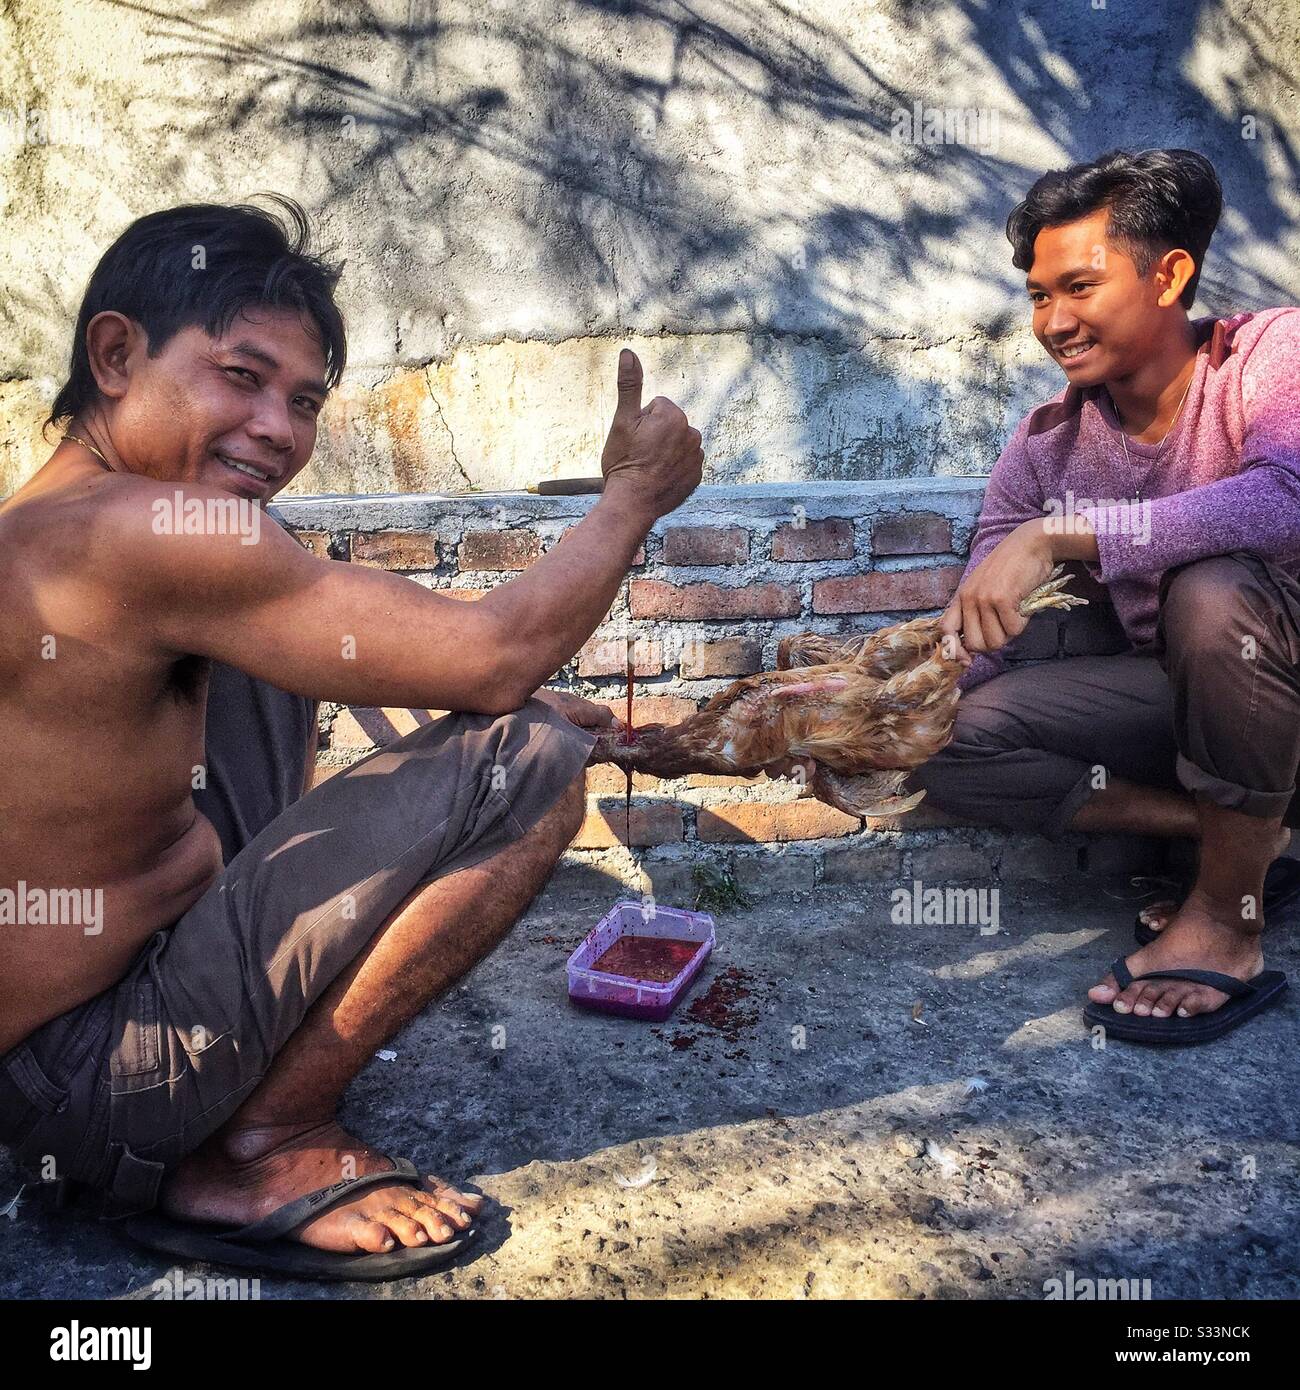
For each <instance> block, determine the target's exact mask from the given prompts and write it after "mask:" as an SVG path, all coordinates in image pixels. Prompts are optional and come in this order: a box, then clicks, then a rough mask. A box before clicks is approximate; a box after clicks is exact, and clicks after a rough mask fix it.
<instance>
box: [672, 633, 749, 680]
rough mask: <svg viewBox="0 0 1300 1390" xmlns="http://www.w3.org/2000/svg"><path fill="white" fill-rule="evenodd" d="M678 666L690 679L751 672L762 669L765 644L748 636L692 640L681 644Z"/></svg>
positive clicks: (742, 674) (744, 674) (747, 674)
mask: <svg viewBox="0 0 1300 1390" xmlns="http://www.w3.org/2000/svg"><path fill="white" fill-rule="evenodd" d="M679 669H680V671H681V673H682V675H683V676H685V677H687V678H688V679H690V680H700V679H707V678H708V677H709V676H750V675H753V674H754V672H755V671H761V670H762V669H763V644H762V643H761V642H755V641H753V640H752V639H751V638H748V637H724V638H723V639H722V640H721V641H720V642H700V641H690V642H687V643H685V645H684V646H683V647H682V655H681V661H680V663H679Z"/></svg>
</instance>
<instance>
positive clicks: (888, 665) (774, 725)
mask: <svg viewBox="0 0 1300 1390" xmlns="http://www.w3.org/2000/svg"><path fill="white" fill-rule="evenodd" d="M1063 570H1064V566H1061V565H1058V566H1057V567H1056V568H1055V569H1054V570H1053V571H1052V573H1051V575H1050V576H1049V578H1048V580H1047V581H1046V582H1045V583H1044V584H1041V585H1040V586H1039V587H1038V588H1036V589H1034V590H1033V591H1032V592H1031V593H1030V594H1029V595H1028V596H1027V597H1026V598H1025V599H1024V600H1023V601H1022V602H1021V604H1020V611H1021V613H1022V614H1024V615H1025V616H1031V615H1032V614H1034V613H1037V612H1040V611H1042V610H1043V609H1047V608H1060V609H1068V608H1073V607H1075V606H1077V605H1079V604H1085V603H1087V599H1083V598H1079V597H1078V596H1076V595H1074V594H1069V593H1065V592H1064V588H1065V585H1066V584H1067V583H1068V582H1069V579H1070V576H1069V575H1067V574H1064V573H1063ZM940 637H941V634H940V632H939V619H938V618H914V619H912V620H911V621H909V622H905V623H896V624H894V625H893V626H892V627H887V628H882V629H880V630H879V631H876V632H869V633H861V634H855V635H853V636H848V637H837V636H827V635H824V634H821V633H814V632H805V633H800V634H798V635H797V636H794V637H787V638H785V639H783V640H782V642H781V643H780V644H779V646H778V648H777V669H776V670H775V671H764V672H761V673H760V674H758V675H754V676H746V677H745V678H744V679H743V680H738V681H736V682H734V683H733V684H732V685H730V686H728V687H727V688H726V689H725V690H723V691H720V692H719V693H718V694H717V695H715V696H713V698H712V699H711V700H709V701H708V702H707V703H706V704H705V705H704V706H703V708H701V709H700V710H699V711H698V712H697V713H695V714H694V715H692V716H691V717H690V718H688V719H685V720H683V721H682V722H681V723H679V724H673V725H670V726H665V725H662V724H652V725H646V726H644V727H642V728H640V729H638V730H636V731H635V733H634V735H633V737H632V739H631V741H630V742H627V743H624V742H622V741H621V736H614V735H602V736H600V737H599V738H598V740H597V745H596V748H595V749H594V750H593V752H592V756H591V761H592V762H612V763H616V764H618V765H619V766H620V767H623V768H625V769H630V770H634V771H640V772H648V773H651V774H654V775H657V776H659V777H678V776H682V775H683V774H685V773H688V772H712V773H722V774H727V773H732V774H744V775H756V774H757V773H758V772H761V771H762V770H763V769H764V768H766V767H771V766H773V765H780V764H785V763H787V762H788V760H790V759H801V760H811V762H812V769H811V777H810V779H809V780H808V782H807V789H808V791H810V792H811V794H812V795H813V796H816V797H817V798H819V799H820V800H822V801H825V802H826V803H827V804H828V805H831V806H835V807H837V808H838V809H840V810H843V811H847V812H848V813H849V814H850V815H856V816H865V815H900V814H902V813H904V812H906V811H910V810H912V809H913V807H915V806H916V805H917V804H918V803H919V802H920V800H921V799H922V797H923V796H924V795H925V793H924V792H917V793H914V794H911V795H903V794H902V792H903V787H904V782H905V780H906V776H907V773H908V772H909V771H911V770H912V769H913V768H916V767H919V766H920V765H921V764H922V763H924V762H926V761H928V760H929V759H930V758H932V757H934V755H935V754H936V753H938V752H939V751H940V750H941V749H943V748H944V747H945V746H946V745H947V743H948V742H949V740H950V739H951V738H952V726H953V721H954V719H955V718H956V713H957V702H958V699H959V698H960V696H961V691H960V690H959V689H958V687H957V678H958V677H959V676H960V675H961V672H962V670H963V667H962V664H961V662H960V661H958V660H957V659H956V657H955V656H949V655H946V654H945V651H944V643H943V642H942V641H941V640H940Z"/></svg>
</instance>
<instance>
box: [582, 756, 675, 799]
mask: <svg viewBox="0 0 1300 1390" xmlns="http://www.w3.org/2000/svg"><path fill="white" fill-rule="evenodd" d="M662 780H663V779H662V778H659V777H651V776H650V774H649V773H648V772H634V773H633V774H632V790H633V791H636V792H653V791H658V790H659V788H660V786H661V785H662ZM626 792H627V774H626V773H625V772H624V771H623V769H622V768H621V767H615V766H614V764H613V763H595V764H593V765H592V766H591V767H589V768H588V769H587V795H588V796H610V795H617V796H623V795H625V794H626Z"/></svg>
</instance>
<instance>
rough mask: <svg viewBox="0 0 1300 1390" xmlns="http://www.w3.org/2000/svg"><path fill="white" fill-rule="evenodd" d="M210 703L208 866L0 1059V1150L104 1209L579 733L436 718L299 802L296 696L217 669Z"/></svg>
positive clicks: (527, 792)
mask: <svg viewBox="0 0 1300 1390" xmlns="http://www.w3.org/2000/svg"><path fill="white" fill-rule="evenodd" d="M212 698H213V700H214V701H216V703H215V704H210V707H209V720H210V723H209V731H208V732H209V738H208V755H209V759H210V760H211V763H212V766H213V767H215V768H219V769H224V771H225V773H227V774H228V776H226V777H225V778H224V779H217V783H218V789H217V791H216V792H215V794H214V795H210V796H207V797H205V798H204V799H203V802H202V809H203V810H204V812H205V813H211V814H212V816H213V818H214V823H215V824H217V825H218V826H219V827H220V828H221V830H222V832H223V840H224V842H225V848H226V859H227V863H226V867H225V870H224V871H223V872H222V873H221V874H220V875H219V876H218V877H217V879H216V880H215V881H214V883H213V884H212V886H211V887H210V888H209V889H208V891H207V892H206V893H205V894H204V895H203V897H201V898H200V899H199V900H198V902H196V903H195V904H194V906H193V907H191V908H190V909H189V911H188V912H186V913H185V915H184V916H183V917H181V919H180V920H179V921H178V922H176V923H175V924H174V925H173V926H171V927H168V928H166V929H165V930H162V931H159V932H156V933H155V934H154V935H153V936H152V937H151V938H150V939H149V940H148V941H147V942H146V943H145V945H144V947H143V949H142V950H141V951H140V953H139V955H138V956H137V957H136V959H135V961H134V962H133V963H132V965H131V966H130V967H128V969H127V971H126V974H125V975H124V976H123V977H122V979H121V980H119V981H118V982H117V984H115V985H114V986H112V987H111V988H110V989H107V990H105V991H104V992H103V993H102V994H98V995H95V996H94V997H93V998H91V999H89V1000H87V1001H86V1002H85V1003H84V1004H80V1005H78V1006H77V1007H76V1008H75V1009H71V1010H69V1011H68V1012H67V1013H65V1014H60V1015H59V1016H58V1017H57V1018H54V1019H51V1020H50V1021H49V1022H48V1023H45V1024H43V1025H42V1026H41V1027H40V1028H38V1029H37V1030H36V1031H35V1032H34V1033H32V1034H31V1035H30V1036H29V1037H27V1038H25V1039H24V1040H23V1041H22V1042H21V1043H19V1044H18V1046H17V1047H15V1048H13V1049H12V1050H11V1051H10V1052H8V1053H6V1054H5V1055H4V1056H3V1057H2V1058H0V1143H4V1144H5V1145H7V1146H8V1147H9V1149H10V1150H11V1151H12V1153H13V1156H14V1158H15V1159H16V1161H17V1162H18V1165H19V1166H20V1167H21V1168H23V1169H25V1170H26V1171H28V1172H29V1173H31V1174H32V1175H33V1176H34V1177H38V1178H39V1177H46V1176H49V1175H50V1171H51V1170H52V1171H53V1174H54V1175H55V1176H59V1177H68V1178H73V1179H76V1180H78V1181H80V1182H84V1183H86V1184H88V1185H89V1186H91V1187H93V1188H98V1189H100V1190H102V1191H103V1192H104V1193H105V1201H104V1208H103V1210H104V1214H105V1215H106V1216H110V1217H118V1216H128V1215H130V1214H132V1213H133V1212H136V1211H142V1210H147V1209H148V1208H149V1207H151V1206H153V1205H154V1204H155V1203H156V1200H157V1196H158V1189H159V1186H160V1184H161V1182H162V1179H163V1177H164V1176H165V1174H166V1172H167V1170H169V1169H170V1168H172V1167H174V1166H175V1165H176V1164H177V1163H178V1162H179V1161H180V1160H181V1159H182V1158H183V1157H184V1156H185V1155H186V1154H187V1153H189V1152H190V1151H191V1150H193V1149H195V1148H196V1147H197V1146H198V1145H199V1144H200V1143H201V1142H202V1141H203V1140H204V1139H205V1138H206V1137H207V1136H208V1135H209V1134H211V1133H212V1132H213V1131H214V1130H215V1129H217V1128H218V1127H219V1126H220V1125H221V1124H223V1123H224V1122H225V1120H226V1119H228V1118H229V1116H230V1115H232V1114H233V1113H234V1111H235V1110H236V1109H238V1107H239V1106H240V1105H241V1104H242V1103H243V1101H244V1100H245V1099H246V1097H247V1096H248V1095H249V1094H250V1093H251V1092H252V1091H253V1090H254V1089H255V1088H256V1087H257V1085H258V1083H259V1082H260V1081H261V1079H262V1077H263V1076H264V1075H265V1074H266V1072H267V1071H268V1069H269V1068H270V1066H271V1063H272V1060H273V1059H274V1057H275V1055H276V1053H278V1052H279V1051H280V1050H281V1049H282V1048H283V1047H284V1045H285V1044H286V1043H287V1042H288V1040H289V1038H290V1037H291V1036H292V1035H293V1033H294V1031H295V1030H296V1029H297V1028H298V1026H299V1024H300V1023H301V1022H302V1020H303V1018H304V1017H305V1015H306V1013H307V1011H308V1009H310V1007H311V1005H312V1004H313V1003H314V1002H315V1001H316V1000H317V999H318V998H319V997H320V996H321V995H322V994H323V993H324V992H325V990H326V989H327V988H328V986H329V985H330V983H331V981H333V980H334V978H335V977H336V976H337V975H339V974H340V973H341V972H342V971H343V970H344V969H345V968H346V967H347V966H348V965H349V964H350V963H351V962H352V961H353V960H355V959H356V957H357V956H358V955H359V954H361V952H363V951H364V950H365V949H366V948H367V946H368V945H369V943H370V941H371V940H372V938H373V937H374V935H375V933H376V932H377V931H378V930H379V928H380V927H381V926H382V925H383V924H384V923H385V922H386V921H387V920H388V919H389V918H390V917H391V916H392V914H393V913H394V912H395V911H396V910H397V908H398V907H399V906H400V905H401V904H402V902H403V901H404V900H405V899H406V898H407V897H408V895H409V894H410V893H411V892H412V891H414V889H416V888H417V887H418V886H420V885H421V884H424V883H427V882H430V881H432V880H434V879H438V878H443V877H445V876H446V875H448V874H451V873H454V872H456V871H457V870H458V869H465V868H468V867H469V866H470V865H472V864H476V863H479V862H481V861H482V860H484V859H486V858H489V857H490V856H491V855H494V854H496V853H498V852H499V851H500V850H502V849H504V848H505V847H506V846H507V845H509V844H512V843H513V842H514V841H516V840H518V839H519V838H520V837H522V836H523V835H524V834H526V833H527V831H528V830H529V829H530V828H531V827H532V826H533V825H535V824H536V823H537V822H538V821H539V820H540V819H541V818H542V816H543V815H544V814H545V813H546V811H548V810H549V809H550V807H551V806H553V805H554V804H555V802H556V801H557V800H558V799H559V797H560V796H561V795H562V794H563V792H564V791H565V789H566V788H567V787H568V786H569V784H570V783H571V782H573V780H574V779H575V778H576V777H578V776H579V775H580V774H581V772H582V770H583V768H584V767H585V766H586V762H587V757H588V755H589V753H590V751H591V747H592V745H593V743H594V742H595V738H594V736H593V735H592V734H590V733H588V732H586V731H585V730H583V729H578V728H576V727H575V726H574V725H572V724H570V723H569V722H568V721H567V720H565V719H564V717H563V716H562V715H560V714H558V713H557V712H556V711H555V710H554V709H552V708H551V706H549V705H547V704H544V703H543V702H542V701H540V700H529V701H528V702H527V703H526V704H525V705H524V706H523V707H522V708H521V709H519V710H518V711H516V712H515V713H514V714H508V715H502V716H500V717H495V716H492V715H486V714H452V715H447V716H445V717H443V718H442V719H438V720H434V721H433V722H432V723H430V724H426V725H424V726H422V727H421V728H419V729H416V730H415V731H414V732H413V733H410V734H408V735H406V737H404V738H401V739H399V740H398V741H397V742H395V743H393V744H390V745H389V746H388V747H387V748H383V749H381V750H380V751H378V752H376V753H372V754H371V755H370V756H369V757H367V758H364V759H362V761H361V762H358V763H354V764H353V765H352V766H351V767H350V768H348V769H347V770H346V771H343V772H340V773H338V774H336V775H335V776H334V777H332V778H330V780H329V781H327V782H325V783H323V784H322V785H321V786H319V787H317V788H315V789H314V790H313V791H311V792H309V793H308V794H307V795H306V796H302V797H300V796H299V795H298V793H299V791H300V789H301V786H302V774H303V763H304V759H305V752H306V724H305V714H304V708H303V707H304V704H305V703H307V702H303V701H301V700H299V699H297V697H294V696H287V695H284V694H283V692H279V691H275V690H272V689H271V688H270V687H266V686H263V685H262V683H261V682H255V681H252V680H251V678H249V677H246V676H243V675H242V674H241V673H239V672H231V671H226V672H224V673H222V674H221V675H220V676H219V678H218V683H216V684H215V685H214V687H213V691H212ZM254 709H257V710H260V711H261V712H262V714H263V715H265V719H261V718H259V719H252V718H250V717H249V712H250V711H252V710H254ZM222 800H225V801H226V802H228V805H227V806H226V807H225V808H224V818H223V808H222V806H221V805H220V803H221V801H222Z"/></svg>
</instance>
